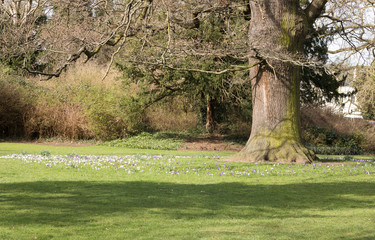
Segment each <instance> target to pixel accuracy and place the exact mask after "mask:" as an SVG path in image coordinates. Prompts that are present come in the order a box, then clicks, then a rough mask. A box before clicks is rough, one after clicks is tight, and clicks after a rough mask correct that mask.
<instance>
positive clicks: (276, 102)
mask: <svg viewBox="0 0 375 240" xmlns="http://www.w3.org/2000/svg"><path fill="white" fill-rule="evenodd" d="M250 5H251V14H252V16H251V17H252V18H251V22H250V29H249V43H250V63H253V62H256V61H259V59H262V60H264V61H263V63H262V64H261V65H258V66H257V67H254V68H252V69H251V70H250V78H251V84H252V101H253V123H252V130H251V135H250V138H249V140H248V142H247V144H246V146H245V148H244V149H243V150H242V151H241V152H240V153H239V154H238V155H237V156H236V158H238V159H240V160H242V161H271V162H299V163H307V162H312V160H313V159H314V154H313V153H312V152H310V151H308V150H307V149H306V148H305V147H304V146H303V145H302V143H301V130H300V129H301V128H300V95H299V92H300V67H298V66H297V65H296V64H294V63H293V61H291V60H292V59H293V60H295V59H299V58H300V57H302V56H301V52H302V47H303V39H304V38H305V34H304V32H305V28H306V25H307V21H306V17H305V14H304V12H303V11H302V9H301V8H300V5H299V0H259V1H257V2H256V1H250Z"/></svg>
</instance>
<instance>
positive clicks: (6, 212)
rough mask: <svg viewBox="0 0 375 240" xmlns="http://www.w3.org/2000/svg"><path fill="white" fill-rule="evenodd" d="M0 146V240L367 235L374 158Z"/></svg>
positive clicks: (374, 195)
mask: <svg viewBox="0 0 375 240" xmlns="http://www.w3.org/2000/svg"><path fill="white" fill-rule="evenodd" d="M0 149H1V150H0V151H1V154H2V155H3V156H2V158H0V239H374V238H375V177H374V174H375V164H374V163H373V162H372V161H366V162H360V161H355V162H353V161H349V162H347V161H346V162H335V163H332V164H331V163H315V164H311V165H297V164H295V165H288V164H247V163H234V162H227V161H225V157H226V156H227V154H226V153H225V154H224V153H209V152H185V151H184V152H176V151H150V150H136V149H133V150H129V149H117V148H106V147H98V146H91V147H82V148H71V147H50V146H40V145H27V144H0ZM109 149H112V150H113V152H112V154H111V153H110V150H109ZM13 154H15V155H13ZM5 155H8V156H5ZM341 157H342V156H341ZM370 160H371V159H370ZM163 168H164V169H163Z"/></svg>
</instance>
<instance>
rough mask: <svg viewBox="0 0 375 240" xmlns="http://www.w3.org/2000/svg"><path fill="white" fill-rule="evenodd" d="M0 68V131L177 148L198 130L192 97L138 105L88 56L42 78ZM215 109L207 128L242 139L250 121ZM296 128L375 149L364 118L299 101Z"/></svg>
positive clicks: (314, 137) (322, 139)
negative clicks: (80, 63) (87, 60)
mask: <svg viewBox="0 0 375 240" xmlns="http://www.w3.org/2000/svg"><path fill="white" fill-rule="evenodd" d="M0 72H1V77H0V138H11V137H13V138H14V137H18V138H26V139H50V138H58V139H66V140H70V141H71V140H74V141H77V140H90V139H95V140H100V141H104V143H103V144H104V145H107V146H121V147H133V148H134V147H136V148H150V149H177V148H179V147H180V146H181V144H182V142H183V141H184V140H185V139H187V138H192V137H194V136H199V135H200V134H202V133H204V134H205V130H204V127H203V126H204V117H205V116H204V113H202V106H200V105H199V104H198V103H195V102H192V101H191V99H190V100H189V99H188V98H186V96H169V97H166V98H165V99H163V100H162V101H159V102H157V103H155V104H153V105H151V106H148V107H146V108H145V105H146V101H145V99H144V98H142V97H140V96H139V95H138V94H137V91H138V90H139V89H138V86H137V85H136V84H124V82H123V81H122V78H121V77H120V76H121V74H119V73H117V72H116V71H112V72H111V73H110V75H109V76H108V77H107V78H106V79H105V80H104V81H103V80H102V76H103V74H104V72H103V71H102V68H101V67H99V66H98V65H96V64H94V63H92V64H91V65H90V64H89V65H84V66H77V67H74V68H72V69H71V70H70V71H68V72H67V73H65V74H64V75H63V76H62V77H60V78H58V79H54V80H51V81H47V82H45V81H39V79H33V78H25V77H20V76H18V75H17V74H15V73H14V72H13V71H12V70H11V69H10V68H7V67H5V66H0ZM221 114H222V115H223V114H228V116H226V117H225V118H222V119H219V118H218V119H217V125H216V131H215V132H214V133H215V134H220V135H225V137H224V140H227V141H230V142H236V143H240V144H245V143H246V140H247V138H248V136H249V134H250V127H251V120H248V122H246V121H244V120H243V119H244V118H242V119H241V117H240V115H239V114H237V115H236V114H233V113H221ZM230 114H231V115H230ZM247 114H249V113H247ZM245 118H247V119H251V117H250V116H248V117H245ZM302 130H303V136H302V137H303V140H304V142H305V143H306V145H307V147H308V148H310V149H311V150H313V151H314V152H316V153H318V154H344V155H348V154H360V153H364V152H368V153H369V152H375V128H374V127H371V126H370V125H369V124H368V123H367V122H366V121H364V120H349V119H347V118H344V117H342V116H338V115H336V114H334V113H332V112H330V111H327V110H322V109H320V108H313V107H304V108H303V109H302ZM145 132H148V133H145ZM167 132H168V133H169V135H166V133H167ZM181 132H185V133H186V132H190V133H194V134H193V135H192V134H190V135H189V136H187V135H185V136H184V135H183V134H181ZM176 133H178V134H176Z"/></svg>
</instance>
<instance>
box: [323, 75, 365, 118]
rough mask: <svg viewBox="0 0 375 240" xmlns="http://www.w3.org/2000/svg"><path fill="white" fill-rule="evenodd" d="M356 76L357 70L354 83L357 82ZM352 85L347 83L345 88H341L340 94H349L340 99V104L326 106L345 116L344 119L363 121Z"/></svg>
mask: <svg viewBox="0 0 375 240" xmlns="http://www.w3.org/2000/svg"><path fill="white" fill-rule="evenodd" d="M356 75H357V70H356V69H355V70H354V71H353V76H352V77H353V81H355V79H356V77H357V76H356ZM351 85H352V82H347V83H346V84H345V86H341V87H339V90H338V92H339V93H343V94H347V96H345V97H342V98H340V99H339V101H338V102H329V103H327V104H326V106H328V107H330V108H332V109H333V110H334V111H336V112H337V113H340V114H343V115H344V117H348V118H360V119H363V117H362V112H361V109H360V107H359V103H358V101H357V98H356V95H355V93H354V91H355V89H354V88H353V87H351Z"/></svg>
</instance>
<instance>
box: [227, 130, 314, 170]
mask: <svg viewBox="0 0 375 240" xmlns="http://www.w3.org/2000/svg"><path fill="white" fill-rule="evenodd" d="M316 158H317V157H316V156H315V154H314V153H313V152H312V151H310V150H308V149H307V148H305V147H304V146H303V145H302V144H301V143H299V142H297V141H290V140H289V141H284V142H278V143H275V142H274V141H272V139H268V138H266V137H265V138H261V139H259V138H258V139H256V140H255V141H254V140H251V139H250V140H249V142H248V143H247V144H246V146H245V147H244V148H243V149H242V150H241V151H240V152H239V153H238V154H236V155H235V156H233V157H232V158H231V160H234V161H240V162H279V163H304V164H306V163H312V162H313V161H314V160H316Z"/></svg>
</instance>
